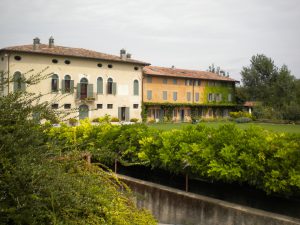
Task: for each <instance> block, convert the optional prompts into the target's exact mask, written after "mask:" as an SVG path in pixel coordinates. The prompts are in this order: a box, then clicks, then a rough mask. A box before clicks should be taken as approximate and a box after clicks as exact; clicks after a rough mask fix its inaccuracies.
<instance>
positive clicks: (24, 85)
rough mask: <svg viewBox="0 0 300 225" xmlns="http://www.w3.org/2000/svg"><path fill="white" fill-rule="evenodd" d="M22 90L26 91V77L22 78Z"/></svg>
mask: <svg viewBox="0 0 300 225" xmlns="http://www.w3.org/2000/svg"><path fill="white" fill-rule="evenodd" d="M21 91H26V83H25V80H24V79H22V80H21Z"/></svg>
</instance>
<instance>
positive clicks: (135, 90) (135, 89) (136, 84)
mask: <svg viewBox="0 0 300 225" xmlns="http://www.w3.org/2000/svg"><path fill="white" fill-rule="evenodd" d="M133 95H139V81H138V80H134V81H133Z"/></svg>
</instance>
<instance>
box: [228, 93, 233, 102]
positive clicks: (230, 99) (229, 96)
mask: <svg viewBox="0 0 300 225" xmlns="http://www.w3.org/2000/svg"><path fill="white" fill-rule="evenodd" d="M228 101H229V102H231V101H232V95H231V94H228Z"/></svg>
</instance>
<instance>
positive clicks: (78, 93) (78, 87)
mask: <svg viewBox="0 0 300 225" xmlns="http://www.w3.org/2000/svg"><path fill="white" fill-rule="evenodd" d="M77 98H78V99H80V83H78V84H77Z"/></svg>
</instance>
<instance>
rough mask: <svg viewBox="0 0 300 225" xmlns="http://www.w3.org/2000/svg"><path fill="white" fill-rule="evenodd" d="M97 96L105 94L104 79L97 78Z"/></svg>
mask: <svg viewBox="0 0 300 225" xmlns="http://www.w3.org/2000/svg"><path fill="white" fill-rule="evenodd" d="M97 94H103V79H102V77H98V78H97Z"/></svg>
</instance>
